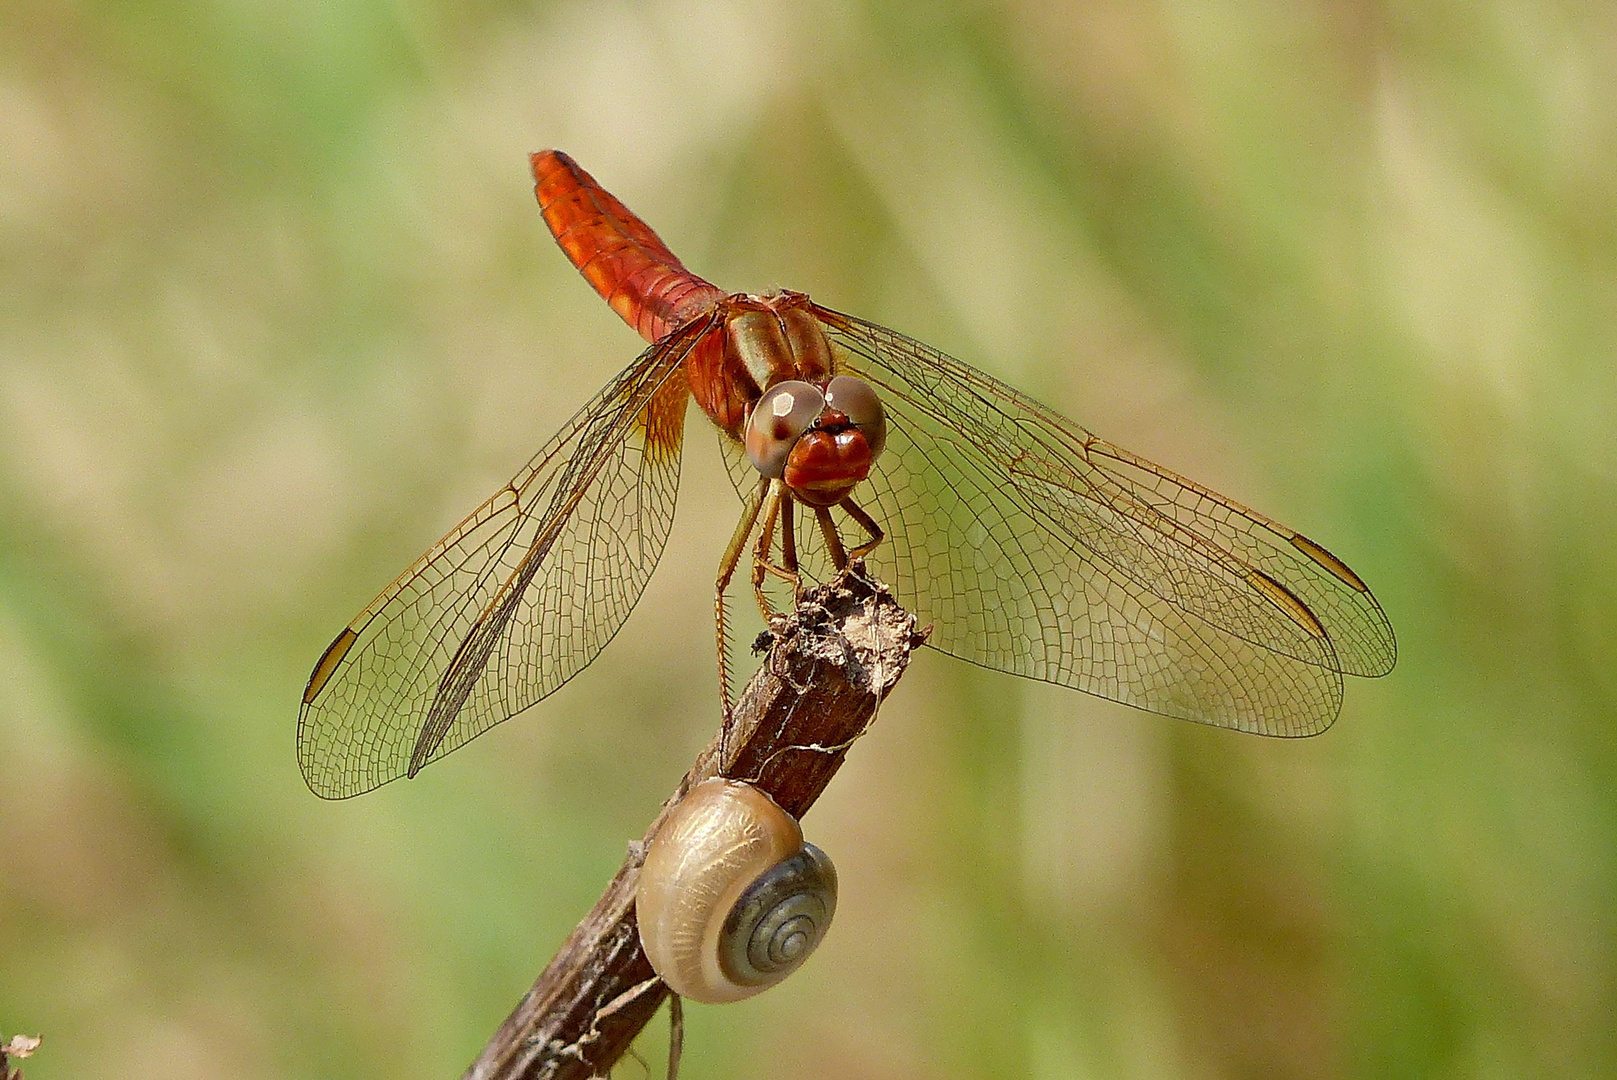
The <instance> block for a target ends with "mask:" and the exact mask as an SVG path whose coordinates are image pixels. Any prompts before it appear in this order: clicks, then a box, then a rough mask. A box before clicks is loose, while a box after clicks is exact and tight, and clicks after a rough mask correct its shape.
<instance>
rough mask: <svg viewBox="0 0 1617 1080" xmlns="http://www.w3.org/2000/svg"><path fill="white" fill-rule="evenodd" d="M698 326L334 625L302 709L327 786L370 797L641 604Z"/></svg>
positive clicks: (313, 773) (307, 754)
mask: <svg viewBox="0 0 1617 1080" xmlns="http://www.w3.org/2000/svg"><path fill="white" fill-rule="evenodd" d="M690 340H693V335H690V334H679V335H676V336H675V337H673V338H670V339H667V340H665V341H663V342H661V343H659V344H658V345H655V346H653V347H652V348H650V349H648V350H647V351H646V352H645V353H643V354H642V355H641V356H640V357H639V358H638V359H637V360H636V361H635V362H634V363H633V364H631V365H630V366H629V367H628V368H627V369H626V370H625V371H623V372H622V373H621V374H619V375H618V376H617V378H615V379H613V380H612V382H611V383H609V384H608V385H607V386H606V387H605V388H604V389H603V390H602V391H601V392H600V393H599V394H597V395H596V396H595V398H594V399H593V400H592V401H590V402H589V403H588V404H587V405H585V406H584V407H583V408H582V409H581V410H579V412H578V413H577V414H576V415H575V416H574V417H573V418H572V419H571V420H569V421H568V422H567V424H566V426H564V427H563V428H562V430H561V431H560V432H558V433H557V434H556V436H555V437H554V438H552V439H551V440H550V442H549V443H548V444H547V445H546V446H545V447H544V449H542V450H541V451H540V452H539V453H538V454H537V455H536V456H535V457H534V459H533V460H532V461H531V462H529V464H528V465H527V467H526V468H524V469H523V470H522V471H521V472H519V473H518V474H517V475H516V476H515V477H514V478H513V479H512V480H511V482H510V483H509V484H507V485H506V486H505V487H504V488H502V489H500V490H499V491H498V492H496V493H495V494H494V495H493V496H492V497H491V498H489V500H488V501H487V502H485V503H483V505H482V506H479V507H478V508H477V509H476V510H474V511H473V512H472V513H471V515H470V516H469V517H467V518H466V520H465V521H463V522H461V523H460V524H459V525H457V526H456V527H455V528H454V529H453V530H451V531H450V533H449V535H447V536H445V537H444V538H443V539H442V540H440V541H438V543H437V544H435V545H433V547H432V549H431V550H430V551H428V552H427V553H426V554H425V555H423V556H422V557H421V558H420V560H418V561H417V562H416V564H415V565H414V566H412V567H410V569H408V570H406V571H405V572H404V573H403V574H402V575H400V577H399V578H398V580H396V581H395V582H393V584H392V585H390V586H388V588H387V589H386V590H385V591H383V593H382V594H381V595H380V596H378V597H377V598H376V600H375V601H374V602H373V603H372V604H371V605H370V606H369V607H367V608H366V609H365V610H364V611H362V612H361V613H360V614H359V616H358V617H357V618H355V619H354V621H353V622H352V623H350V624H349V625H348V627H347V628H346V629H345V630H343V632H342V633H341V634H339V635H338V637H337V640H336V641H334V642H333V643H332V645H331V647H330V648H329V649H327V651H326V654H325V655H324V656H322V657H321V659H320V662H319V663H318V664H316V665H315V670H314V673H313V674H312V675H311V676H310V678H309V685H308V688H307V689H306V690H305V691H304V695H303V707H302V711H301V712H300V714H299V718H298V763H299V765H300V766H301V767H302V770H303V777H304V779H305V780H306V781H307V782H308V784H309V787H310V788H311V789H312V790H313V791H314V792H315V793H316V794H318V795H321V796H324V797H326V798H332V799H340V798H346V797H348V796H350V795H358V794H360V793H361V792H365V791H369V790H371V789H373V788H376V787H379V786H381V785H382V784H385V783H388V782H389V781H391V780H396V779H398V778H399V777H401V776H406V775H410V776H413V775H415V773H416V772H417V771H418V770H419V769H420V768H421V767H422V766H424V765H426V764H427V763H428V762H430V761H433V760H436V759H437V758H439V757H442V756H443V755H444V754H447V753H449V752H450V751H451V750H454V749H456V748H457V747H459V746H462V745H464V744H465V743H466V742H467V741H469V740H470V739H472V738H475V737H476V736H478V735H480V734H482V733H483V732H485V731H487V730H488V729H489V728H491V727H493V726H494V725H495V724H498V723H500V722H501V721H502V720H506V719H508V718H510V717H511V716H514V715H515V714H517V713H519V712H521V711H522V710H524V709H526V708H528V707H529V706H530V705H533V704H534V703H535V702H537V701H539V700H540V699H541V698H544V697H545V696H546V695H548V694H550V693H552V692H554V691H555V690H556V689H557V688H559V687H560V686H561V685H562V684H563V683H565V682H566V681H567V680H568V679H570V678H572V677H573V676H574V675H576V674H577V673H578V672H579V671H581V670H582V669H583V668H584V667H585V666H586V665H587V664H588V663H589V662H590V661H591V660H593V659H595V657H596V655H597V654H598V653H599V652H600V651H601V649H602V648H603V647H604V646H605V645H606V643H607V642H608V641H610V640H611V639H612V636H613V635H614V634H616V633H617V631H618V628H619V627H620V626H622V625H623V622H624V620H625V619H627V618H628V616H629V612H630V611H631V610H632V609H633V607H634V605H635V602H636V601H637V600H638V599H639V597H640V593H641V591H642V589H643V588H644V587H645V583H646V580H647V579H648V578H649V577H650V576H651V572H652V570H653V568H654V567H655V566H656V565H657V560H658V558H659V557H660V556H661V554H662V550H663V545H664V543H665V542H666V541H667V539H668V532H669V528H670V527H671V525H672V523H673V513H674V501H675V494H676V491H677V488H678V484H679V458H680V445H681V441H682V439H683V432H684V419H685V406H686V400H687V398H688V397H689V389H688V388H687V386H686V383H685V380H684V378H683V377H682V376H681V375H680V371H679V367H680V362H681V361H682V360H683V358H684V353H685V350H686V348H688V346H689V342H690Z"/></svg>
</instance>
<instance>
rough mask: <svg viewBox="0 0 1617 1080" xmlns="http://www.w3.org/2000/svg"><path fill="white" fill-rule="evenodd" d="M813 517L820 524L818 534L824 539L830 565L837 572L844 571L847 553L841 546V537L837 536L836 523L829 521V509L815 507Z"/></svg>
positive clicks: (826, 507)
mask: <svg viewBox="0 0 1617 1080" xmlns="http://www.w3.org/2000/svg"><path fill="white" fill-rule="evenodd" d="M814 517H815V520H817V521H818V522H819V523H820V533H821V535H823V536H824V537H825V550H826V553H827V554H829V555H830V556H831V565H832V566H833V567H835V568H836V569H837V570H839V571H840V570H844V569H846V568H847V566H848V552H847V549H846V548H844V547H843V546H842V537H841V536H839V535H838V534H837V525H836V522H834V521H832V520H831V508H830V507H828V506H816V507H815V508H814Z"/></svg>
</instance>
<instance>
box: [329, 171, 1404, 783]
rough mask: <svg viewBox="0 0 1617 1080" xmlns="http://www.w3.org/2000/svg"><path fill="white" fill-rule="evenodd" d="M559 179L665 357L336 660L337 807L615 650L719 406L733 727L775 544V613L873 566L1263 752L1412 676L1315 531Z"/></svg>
mask: <svg viewBox="0 0 1617 1080" xmlns="http://www.w3.org/2000/svg"><path fill="white" fill-rule="evenodd" d="M532 164H533V173H534V178H535V180H536V181H537V187H536V189H535V190H536V192H537V194H538V197H539V205H540V207H541V209H542V210H543V213H544V218H545V223H546V224H547V225H549V226H550V230H551V232H552V233H554V234H555V237H556V241H557V243H558V244H560V245H561V248H562V250H563V251H564V252H566V253H567V257H568V258H569V259H571V260H572V261H573V265H575V266H576V267H578V269H579V270H580V271H581V272H582V273H583V275H584V277H585V278H586V279H587V280H588V281H589V283H590V284H591V285H593V286H594V287H595V290H596V291H597V292H599V293H600V294H601V296H603V297H604V298H605V299H606V301H607V303H608V304H610V305H611V306H612V309H613V310H614V311H616V312H617V313H618V314H619V315H621V316H622V317H623V318H624V320H625V321H626V322H628V323H629V325H630V326H632V327H634V328H635V329H636V330H638V331H639V332H640V334H641V336H643V337H644V338H645V339H646V340H647V341H649V342H651V347H650V348H649V349H647V350H646V351H645V352H643V353H641V354H640V356H639V357H638V358H637V359H636V360H635V361H634V362H633V363H632V364H630V365H629V366H628V368H627V369H625V370H624V371H622V372H621V373H619V374H618V376H617V377H616V378H614V379H613V380H612V381H611V382H609V383H608V384H607V385H606V387H605V388H604V389H603V390H601V392H600V393H598V394H596V395H595V397H594V398H593V399H591V400H590V401H589V402H588V403H587V404H586V405H585V406H584V407H583V408H582V409H580V410H579V411H578V413H577V415H575V416H574V417H573V418H572V419H571V420H570V421H568V422H567V424H566V425H565V426H564V427H563V428H562V430H561V431H560V432H558V433H557V434H556V436H555V437H554V438H552V439H551V440H550V442H549V443H548V444H547V445H546V446H545V447H544V448H543V449H542V450H540V451H539V453H538V454H537V455H536V456H535V457H534V458H533V460H532V461H530V462H529V463H528V465H527V466H526V467H525V468H524V469H523V470H522V471H521V472H519V473H517V475H516V476H515V477H513V478H512V480H511V482H510V483H509V484H507V485H506V486H505V487H503V488H501V489H500V490H499V491H497V492H495V494H494V495H493V496H492V497H491V498H490V499H489V500H488V501H487V502H485V503H484V504H483V505H482V506H479V507H478V508H477V509H476V510H474V511H472V513H471V515H470V516H469V517H467V518H466V520H465V521H463V522H461V523H460V524H459V525H457V526H455V528H454V529H452V530H451V531H450V533H449V535H448V536H445V537H444V538H443V539H442V540H440V541H438V543H437V544H435V545H433V547H432V549H431V550H430V551H428V552H427V553H426V554H425V555H423V556H421V558H420V559H419V560H418V561H417V562H416V563H415V565H413V566H411V567H410V568H409V569H408V570H406V571H405V572H404V573H403V574H401V575H400V576H399V578H398V579H397V580H396V581H394V582H393V584H391V585H389V586H388V587H387V588H386V589H384V590H383V591H382V594H381V595H380V596H378V597H377V598H376V599H375V600H374V601H373V602H372V603H371V605H370V606H369V607H367V608H366V609H365V610H364V611H362V612H360V613H359V615H358V617H357V618H355V619H354V621H353V622H351V623H349V624H348V627H347V628H346V629H344V630H343V631H342V633H340V634H338V635H337V639H336V640H335V641H333V642H332V643H331V646H330V647H329V648H327V649H326V651H325V653H324V654H323V655H322V656H321V657H320V660H319V662H318V663H317V664H315V667H314V671H313V673H312V674H310V676H309V683H308V686H307V688H306V689H305V690H304V691H303V707H302V711H301V712H300V714H299V717H298V762H299V764H300V765H301V767H302V770H303V776H304V779H305V780H307V781H308V784H309V787H310V788H312V789H313V790H314V792H315V793H316V794H318V795H321V796H324V797H326V798H333V799H339V798H346V797H347V796H350V795H357V794H359V793H361V792H364V791H369V790H371V789H373V788H376V787H379V786H380V785H382V784H385V783H388V782H389V781H391V780H395V779H397V778H399V777H401V776H414V775H415V774H416V773H417V772H418V771H419V770H420V769H421V768H422V767H423V766H424V765H426V764H428V763H429V762H431V761H435V760H437V759H438V758H440V757H442V756H443V755H445V754H447V753H449V752H450V751H451V750H454V749H456V748H457V747H460V746H462V745H464V744H465V743H466V742H467V741H468V740H470V739H473V738H475V737H476V736H478V735H480V734H482V733H483V732H485V731H487V730H488V729H489V728H491V727H493V726H494V725H495V724H498V723H500V722H501V721H502V720H506V719H508V718H509V717H511V716H513V715H515V714H516V713H519V712H521V711H523V710H524V709H526V708H528V707H529V706H531V705H533V704H534V703H536V702H538V701H539V700H541V699H542V698H544V697H545V696H546V695H548V694H550V693H552V692H554V691H555V690H556V689H557V688H559V687H560V686H561V685H562V684H563V683H565V682H566V681H567V680H568V679H571V678H572V677H573V676H574V675H576V674H578V672H579V671H581V670H582V669H583V668H584V667H585V666H586V665H587V664H589V662H590V661H591V660H593V659H594V658H595V657H596V655H597V654H598V653H599V652H600V651H601V649H602V648H603V647H604V646H605V645H606V643H607V642H608V641H610V640H611V638H612V636H613V634H615V633H616V632H617V630H618V628H619V627H620V626H621V625H622V624H623V621H624V620H625V619H627V618H628V616H629V612H630V610H632V609H633V607H634V605H635V602H636V600H638V599H639V597H640V593H641V590H642V589H643V588H644V586H645V583H646V580H647V578H648V577H649V576H650V575H651V571H652V569H653V567H655V566H656V564H657V559H658V557H659V556H660V555H661V554H662V550H663V545H664V542H665V541H666V540H667V538H668V532H669V528H670V525H671V524H672V521H673V513H674V496H675V492H676V489H677V487H678V480H679V461H680V444H681V440H682V438H683V433H684V423H685V412H686V404H687V399H688V398H691V397H695V399H696V401H697V403H698V404H699V405H700V406H701V407H702V410H703V411H704V412H705V413H707V415H708V417H709V418H710V419H711V420H712V421H713V423H714V425H715V426H717V427H718V429H719V431H720V432H721V438H720V443H721V444H722V445H723V446H724V448H725V451H726V453H727V455H728V458H729V462H730V464H731V472H732V476H733V477H735V478H736V480H737V484H736V486H737V490H738V491H740V492H741V493H742V497H743V512H742V516H741V520H740V523H739V524H738V526H737V528H736V531H735V534H734V535H733V536H732V538H731V540H730V544H729V546H728V548H727V549H726V551H725V554H724V557H723V559H722V561H721V563H720V568H719V576H718V582H717V586H718V587H717V589H716V595H715V607H716V609H717V613H718V616H719V620H718V621H719V637H720V642H719V668H720V685H721V696H723V699H724V701H725V709H726V716H728V693H727V690H726V689H725V688H727V686H728V679H727V673H726V671H725V656H726V651H725V648H724V642H723V633H724V630H723V626H724V614H725V612H724V605H725V593H726V589H727V586H728V584H729V581H730V578H731V576H732V574H733V573H734V571H735V569H736V568H737V566H738V565H739V563H740V561H741V559H742V557H743V555H744V554H745V552H746V549H747V545H748V543H749V541H752V543H753V551H752V580H753V587H754V590H755V592H756V594H757V600H758V603H759V606H760V608H761V609H763V610H764V611H765V613H766V615H767V613H768V601H767V598H766V596H765V593H764V589H763V586H764V583H765V581H766V579H768V578H770V577H771V576H773V577H777V578H784V579H786V580H788V581H792V582H796V581H798V580H800V575H801V574H804V573H807V574H808V575H810V576H811V577H823V576H824V575H825V574H826V573H827V572H828V571H829V570H830V569H836V568H840V567H842V566H843V565H844V564H845V562H846V561H847V559H848V558H849V557H851V556H856V555H863V556H866V557H867V558H868V561H869V563H870V565H871V568H872V571H873V572H874V573H875V574H876V576H878V577H880V578H881V579H883V580H885V581H887V582H888V583H889V584H890V585H891V586H892V587H893V588H894V591H895V593H896V595H897V597H898V599H899V600H900V601H901V602H903V603H904V604H905V606H907V607H908V608H909V609H910V610H911V611H913V612H915V613H916V615H917V616H918V617H919V619H920V622H921V624H922V625H925V624H928V623H931V624H933V626H934V629H933V632H932V637H931V640H930V641H929V644H930V645H932V646H934V647H935V648H938V649H941V650H942V651H943V652H946V653H949V654H950V655H953V656H958V657H960V658H962V659H965V660H970V661H972V662H974V663H977V664H981V665H983V666H984V667H989V668H994V669H996V670H999V671H1005V672H1010V673H1011V674H1014V675H1023V676H1027V677H1029V678H1034V679H1042V680H1045V681H1048V682H1052V683H1058V684H1060V685H1063V686H1070V687H1074V688H1076V689H1079V690H1085V691H1088V692H1089V693H1092V694H1098V695H1100V696H1101V697H1105V698H1109V699H1111V700H1113V701H1119V702H1123V703H1124V704H1127V705H1133V706H1136V707H1138V708H1141V709H1146V710H1149V711H1151V712H1157V713H1164V714H1167V715H1169V716H1178V717H1183V718H1185V719H1189V720H1196V721H1200V722H1202V723H1206V724H1214V725H1217V726H1220V727H1227V728H1235V729H1237V730H1240V731H1250V732H1255V733H1258V734H1261V735H1281V736H1298V735H1313V734H1317V733H1318V732H1320V731H1323V730H1325V728H1327V727H1329V726H1330V725H1331V723H1332V721H1334V720H1335V719H1336V715H1337V712H1338V711H1339V710H1340V708H1341V704H1342V676H1343V675H1344V674H1347V675H1364V676H1377V675H1384V674H1386V673H1387V672H1388V671H1390V670H1391V669H1392V666H1393V662H1394V659H1395V656H1396V645H1395V643H1394V640H1393V633H1392V627H1391V625H1390V624H1389V623H1388V621H1387V617H1386V615H1385V614H1384V613H1383V612H1382V610H1381V607H1380V605H1379V604H1377V603H1376V600H1375V598H1374V597H1373V596H1371V595H1370V590H1369V589H1368V588H1366V586H1365V584H1364V582H1363V581H1362V580H1360V578H1359V576H1358V575H1357V574H1355V573H1354V572H1353V571H1352V570H1350V569H1348V567H1347V565H1346V564H1345V563H1343V562H1342V561H1341V560H1340V559H1338V558H1337V557H1336V556H1334V555H1332V554H1331V553H1330V552H1328V551H1326V550H1325V548H1323V547H1322V546H1320V545H1319V544H1317V543H1315V542H1314V541H1313V540H1310V539H1308V538H1307V537H1306V536H1303V535H1302V534H1300V533H1297V532H1294V531H1293V530H1291V529H1288V528H1286V527H1285V526H1284V525H1281V524H1279V523H1277V522H1274V521H1271V520H1270V519H1268V518H1266V517H1264V516H1262V515H1261V514H1257V513H1254V512H1253V511H1251V510H1248V509H1247V508H1246V507H1244V506H1241V505H1240V504H1238V503H1236V502H1234V501H1232V500H1230V499H1227V498H1225V497H1224V496H1222V495H1219V494H1216V493H1215V492H1212V491H1209V490H1208V489H1207V488H1204V487H1202V486H1200V485H1199V484H1196V483H1194V482H1193V481H1190V480H1187V479H1185V478H1183V477H1181V476H1178V475H1176V474H1174V473H1172V472H1169V471H1168V470H1167V469H1164V468H1162V467H1161V466H1159V465H1154V464H1152V463H1151V462H1149V461H1146V460H1144V459H1143V458H1140V457H1137V456H1135V455H1134V454H1131V453H1129V452H1128V451H1127V450H1123V449H1121V448H1119V447H1117V446H1113V445H1112V444H1111V443H1109V442H1106V441H1105V440H1103V439H1100V438H1097V437H1096V436H1094V435H1092V434H1090V433H1089V432H1088V431H1085V430H1084V429H1083V428H1081V427H1079V426H1078V425H1076V424H1074V423H1072V422H1071V421H1070V420H1067V419H1065V418H1064V417H1061V416H1059V415H1057V414H1056V413H1054V412H1051V411H1050V410H1049V409H1047V408H1045V407H1044V406H1042V405H1040V404H1038V403H1037V402H1034V401H1032V400H1030V399H1028V398H1026V397H1024V396H1023V395H1021V394H1019V393H1017V392H1016V391H1015V390H1013V389H1011V388H1010V387H1008V386H1006V385H1004V384H1003V383H1000V382H998V381H996V380H994V379H992V378H990V377H989V376H987V375H984V374H983V373H982V372H980V371H977V370H975V369H974V368H971V367H968V366H966V365H965V364H962V363H961V362H959V361H958V360H954V359H951V358H950V357H948V356H945V355H943V354H942V353H940V352H937V351H936V350H933V349H930V348H928V347H927V346H925V345H923V344H921V343H920V342H918V341H914V340H912V339H910V338H907V337H905V336H903V335H902V334H897V333H894V332H893V331H891V330H886V329H883V328H882V327H880V326H876V325H874V324H872V323H868V322H864V321H862V320H860V319H856V318H853V317H852V316H848V315H843V314H841V313H839V312H836V311H832V310H830V309H829V308H824V307H821V306H820V305H818V304H816V303H814V302H813V301H811V300H810V299H809V298H808V297H807V296H805V295H804V294H802V293H796V292H784V291H783V292H780V293H776V294H774V295H769V296H752V295H748V294H745V293H734V294H728V295H727V294H725V293H724V292H722V291H721V290H719V289H718V288H716V287H714V286H713V285H711V284H709V283H708V282H706V281H704V280H702V279H701V278H699V277H697V276H696V275H695V274H692V273H691V272H690V271H688V270H686V269H685V268H684V266H682V265H681V264H680V261H679V260H678V259H676V258H675V257H674V255H673V253H672V252H670V251H669V250H668V248H667V247H665V246H664V245H663V242H662V241H661V240H659V239H658V238H657V234H656V233H654V232H652V230H651V229H650V227H648V226H647V225H646V224H645V223H644V222H642V221H641V220H640V219H639V218H637V217H636V216H635V215H634V214H633V213H631V212H630V211H629V210H628V209H627V208H626V207H625V206H624V205H623V204H622V203H621V202H619V201H618V200H617V199H616V198H614V197H613V196H612V195H610V194H608V193H607V192H606V191H605V190H604V189H602V188H601V186H600V185H599V184H597V183H596V182H595V180H594V179H593V178H592V177H591V176H590V175H589V174H588V173H586V172H585V171H584V170H583V169H581V168H579V167H578V165H577V164H576V163H575V162H574V161H573V160H572V159H571V158H569V157H568V156H567V155H565V154H562V153H560V152H558V151H554V150H547V151H545V152H543V153H539V154H535V155H533V158H532ZM856 496H857V501H856ZM816 534H818V536H817V539H816ZM754 535H756V540H754V539H753V537H754ZM800 538H801V540H802V541H803V546H802V547H801V548H800V547H799V540H800ZM850 539H851V540H852V541H853V543H851V544H850V543H849V540H850ZM777 540H778V548H779V553H780V554H779V558H778V561H776V558H775V551H776V548H777Z"/></svg>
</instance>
